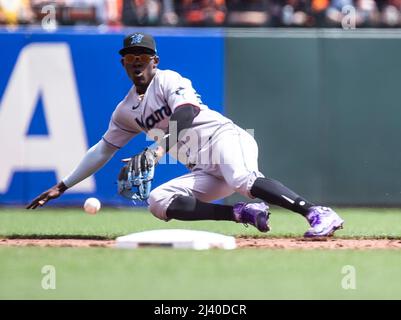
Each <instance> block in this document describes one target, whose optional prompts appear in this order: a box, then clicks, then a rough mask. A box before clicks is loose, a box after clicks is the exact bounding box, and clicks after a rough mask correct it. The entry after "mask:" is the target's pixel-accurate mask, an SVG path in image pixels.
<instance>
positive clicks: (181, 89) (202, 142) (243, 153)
mask: <svg viewBox="0 0 401 320" xmlns="http://www.w3.org/2000/svg"><path fill="white" fill-rule="evenodd" d="M119 53H120V54H121V57H122V58H121V63H122V65H123V67H124V69H125V71H126V73H127V75H128V77H129V78H130V79H131V80H132V82H133V83H134V85H133V86H132V88H131V89H130V90H129V92H128V94H127V95H126V97H125V98H124V99H123V100H122V101H121V102H120V103H119V104H118V105H117V107H116V109H115V111H114V112H113V115H112V117H111V120H110V124H109V128H108V130H107V131H106V133H105V134H104V135H103V137H102V139H101V140H100V141H99V142H98V143H97V144H96V145H94V146H93V147H91V148H90V149H89V150H88V152H87V154H86V155H85V156H84V158H83V159H82V161H81V162H80V163H79V164H78V166H77V167H76V168H75V169H74V170H73V171H72V172H71V173H70V174H69V175H68V176H67V177H65V178H64V179H63V180H62V181H61V182H59V183H58V184H56V185H55V186H53V187H52V188H50V189H49V190H47V191H45V192H44V193H42V194H41V195H39V196H38V197H37V198H36V199H34V200H33V201H32V202H31V203H30V204H29V205H28V206H27V209H35V208H36V207H38V206H43V205H44V204H45V203H46V202H47V201H49V200H51V199H54V198H57V197H59V196H60V195H61V194H63V193H64V191H66V190H67V189H68V188H70V187H72V186H74V185H75V184H77V183H79V182H80V181H82V180H84V179H85V178H87V177H89V176H90V175H92V174H94V173H95V172H96V171H97V170H99V169H100V168H101V167H102V166H103V165H104V164H105V163H106V162H107V161H109V160H110V159H111V158H112V157H113V155H114V154H115V153H116V151H117V150H118V149H120V148H122V147H123V146H124V145H125V144H127V143H128V142H129V141H130V140H131V139H132V138H133V137H135V136H136V135H138V134H139V133H140V132H145V133H146V134H148V135H153V136H154V137H156V138H155V140H157V143H158V147H157V148H154V149H148V148H147V149H146V150H145V151H144V152H142V153H141V154H140V155H139V156H135V157H133V158H132V159H131V160H130V162H129V165H126V166H125V167H124V168H123V169H124V170H122V173H123V174H122V175H121V174H120V177H119V181H124V182H126V181H127V173H129V172H131V171H132V170H133V169H132V168H133V167H141V166H146V164H149V163H157V162H158V161H159V160H160V159H161V158H162V157H163V155H164V154H165V153H166V152H168V153H169V154H173V155H174V156H175V157H177V158H178V160H179V161H180V162H182V163H184V164H185V165H186V166H187V168H188V169H189V170H190V172H189V173H187V174H185V175H183V176H180V177H177V178H175V179H172V180H170V181H168V182H166V183H164V184H162V185H160V186H159V187H157V188H155V189H154V190H152V191H151V192H150V195H149V199H148V203H149V210H150V211H151V212H152V214H153V215H154V216H156V217H157V218H159V219H162V220H165V221H168V220H171V219H177V220H228V221H234V222H237V223H243V224H251V225H253V226H255V227H256V228H257V229H258V230H259V231H261V232H267V231H269V229H270V227H269V212H268V210H269V207H268V205H267V204H273V205H278V206H280V207H283V208H286V209H288V210H291V211H293V212H296V213H299V214H300V215H302V216H304V217H305V218H306V220H307V221H308V223H309V225H310V228H309V229H308V230H307V231H306V233H305V234H304V236H306V237H318V236H330V235H333V233H334V232H335V231H336V230H337V229H339V228H341V227H342V225H343V222H344V221H343V219H341V218H340V217H339V216H338V215H337V213H336V212H334V211H333V210H332V209H330V208H327V207H322V206H317V205H315V204H313V203H311V202H309V201H308V200H306V199H304V198H303V197H301V196H299V195H298V194H296V193H295V192H294V191H291V190H290V189H289V188H287V187H286V186H284V185H283V184H282V183H280V182H278V181H276V180H273V179H271V178H266V177H264V175H263V174H262V173H261V172H260V171H259V170H258V146H257V143H256V141H255V140H254V138H253V137H252V136H251V135H250V134H248V133H247V132H246V131H245V130H243V129H241V128H240V127H238V126H237V125H236V124H235V123H233V122H232V121H231V120H230V119H228V118H226V117H224V116H223V115H221V114H220V113H218V112H216V111H213V110H211V109H209V108H208V107H207V106H206V105H205V104H203V103H202V101H201V100H200V96H199V95H198V94H197V93H196V91H195V90H194V88H193V87H192V84H191V81H190V80H188V79H186V78H184V77H182V76H181V75H180V74H179V73H177V72H174V71H171V70H160V69H158V64H159V56H158V55H157V50H156V43H155V41H154V39H153V37H152V36H150V35H146V34H142V33H134V34H130V35H128V36H127V37H125V39H124V44H123V48H122V49H121V50H120V51H119ZM172 127H174V128H175V134H174V132H173V133H172V130H171V129H172ZM174 135H175V137H173V136H174ZM142 169H143V168H142ZM120 191H121V192H120V193H122V194H124V192H125V191H126V190H124V184H123V186H122V187H121V188H120ZM234 192H238V193H240V194H242V195H244V196H246V197H248V198H251V199H255V198H258V199H260V200H263V202H260V203H244V202H240V203H237V204H235V205H234V206H230V205H223V204H214V203H211V202H212V201H213V200H216V199H221V198H224V197H227V196H229V195H231V194H232V193H234Z"/></svg>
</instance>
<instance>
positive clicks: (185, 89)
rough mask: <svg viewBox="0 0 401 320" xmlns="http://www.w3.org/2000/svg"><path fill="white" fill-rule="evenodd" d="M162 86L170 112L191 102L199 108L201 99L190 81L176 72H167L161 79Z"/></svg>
mask: <svg viewBox="0 0 401 320" xmlns="http://www.w3.org/2000/svg"><path fill="white" fill-rule="evenodd" d="M162 87H163V92H164V96H165V98H166V100H167V103H168V105H169V107H170V109H171V111H172V112H174V111H175V109H176V108H177V107H179V106H181V105H184V104H192V105H194V106H196V107H198V108H201V105H202V101H201V99H200V95H199V94H198V93H197V92H196V91H195V89H194V88H193V87H192V82H191V81H190V80H189V79H186V78H184V77H182V76H181V75H180V74H178V73H177V72H173V71H170V72H167V73H166V75H165V77H164V79H163V81H162Z"/></svg>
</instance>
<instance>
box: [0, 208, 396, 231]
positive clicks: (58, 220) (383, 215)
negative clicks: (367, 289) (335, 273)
mask: <svg viewBox="0 0 401 320" xmlns="http://www.w3.org/2000/svg"><path fill="white" fill-rule="evenodd" d="M338 211H339V212H340V214H341V216H342V217H343V218H344V219H345V228H344V230H340V231H338V232H337V233H336V236H338V237H401V210H397V209H341V210H338ZM271 226H272V231H271V232H269V233H268V234H266V235H265V234H262V233H259V232H258V231H257V230H256V229H255V228H253V227H249V228H245V227H244V226H243V225H242V224H235V223H232V222H225V221H221V222H220V221H196V222H181V221H170V222H168V223H166V222H164V221H161V220H158V219H156V218H155V217H153V216H152V214H150V213H149V212H146V211H144V210H118V209H103V210H102V211H101V212H99V213H98V214H97V215H95V216H92V215H88V214H85V213H83V212H82V211H81V210H62V209H42V210H37V211H28V210H16V209H8V210H5V209H3V210H0V237H1V236H3V237H46V236H59V237H63V236H65V237H68V236H75V237H104V238H115V237H116V236H120V235H124V234H128V233H132V232H139V231H144V230H149V229H166V228H180V229H196V230H207V231H211V232H219V233H224V234H227V235H252V236H261V237H264V236H274V237H281V236H292V237H293V236H301V235H302V234H303V233H304V232H305V230H306V229H307V227H308V226H307V223H306V221H305V219H303V218H302V217H301V216H300V215H298V214H293V213H289V212H287V211H283V210H273V213H272V215H271Z"/></svg>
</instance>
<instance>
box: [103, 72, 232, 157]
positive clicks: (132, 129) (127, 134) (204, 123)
mask: <svg viewBox="0 0 401 320" xmlns="http://www.w3.org/2000/svg"><path fill="white" fill-rule="evenodd" d="M184 104H191V105H194V106H196V107H197V108H199V110H200V112H199V114H198V115H197V116H196V117H195V119H194V121H193V123H192V128H191V131H192V132H191V136H192V138H191V139H188V137H186V139H185V137H183V138H182V139H178V141H179V142H180V143H181V144H186V147H187V148H186V153H187V156H188V158H194V157H196V154H197V153H198V151H199V149H200V148H201V146H202V145H203V144H204V142H205V141H207V139H208V138H209V137H210V136H212V135H213V134H214V133H215V132H216V131H217V130H218V129H219V128H221V127H222V126H224V125H225V124H229V123H232V121H231V120H229V119H228V118H226V117H224V116H223V115H221V114H220V113H218V112H216V111H213V110H211V109H209V108H208V107H207V106H206V105H205V104H203V103H202V101H201V99H200V96H199V95H198V94H197V92H196V91H195V89H194V88H193V87H192V83H191V81H190V80H188V79H186V78H184V77H182V76H181V75H180V74H178V73H177V72H175V71H171V70H157V72H156V75H155V76H154V78H153V79H152V81H151V83H150V84H149V87H148V88H147V90H146V93H145V94H144V95H139V94H138V93H137V92H136V90H135V87H134V86H133V87H132V88H131V89H130V90H129V92H128V94H127V96H126V97H125V98H124V100H122V101H121V102H120V103H119V104H118V106H117V108H116V109H115V111H114V112H113V115H112V118H111V120H110V124H109V128H108V130H107V132H106V133H105V134H104V136H103V139H104V140H105V141H106V142H107V143H109V144H111V145H113V146H115V147H118V148H121V147H123V146H124V145H125V144H126V143H128V141H129V140H131V139H132V138H133V137H134V136H135V135H137V134H138V133H140V132H141V131H143V132H145V133H148V134H149V133H150V132H151V131H152V130H153V131H155V129H160V130H162V131H163V132H164V133H165V134H168V133H169V120H170V117H171V115H172V114H173V113H174V111H175V109H176V108H178V107H180V106H181V105H184ZM194 137H196V139H195V138H194ZM188 140H190V141H189V143H188ZM187 161H188V160H187Z"/></svg>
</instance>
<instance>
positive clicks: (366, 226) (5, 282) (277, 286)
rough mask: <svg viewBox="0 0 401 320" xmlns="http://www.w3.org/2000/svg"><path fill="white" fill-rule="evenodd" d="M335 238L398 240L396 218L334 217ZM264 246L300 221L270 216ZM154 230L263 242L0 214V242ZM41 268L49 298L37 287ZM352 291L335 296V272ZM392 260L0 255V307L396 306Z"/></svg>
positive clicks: (146, 253) (352, 212)
mask: <svg viewBox="0 0 401 320" xmlns="http://www.w3.org/2000/svg"><path fill="white" fill-rule="evenodd" d="M338 211H339V212H340V213H341V216H343V217H344V219H345V220H346V225H345V229H344V230H341V231H340V232H338V233H336V235H337V236H338V237H401V212H400V211H399V210H384V209H380V210H379V209H341V210H338ZM271 223H272V227H273V230H272V232H271V233H268V234H267V235H268V236H300V235H302V234H303V232H304V231H305V230H306V228H307V225H306V223H305V221H304V220H303V219H302V218H301V217H300V216H298V215H296V214H291V213H287V212H284V211H280V210H274V211H273V215H272V221H271ZM161 228H192V229H196V230H207V231H214V232H220V233H224V234H229V235H258V236H265V235H264V234H260V233H258V232H257V231H256V229H254V228H252V227H249V228H245V227H244V226H243V225H241V224H235V223H231V222H191V223H190V222H174V221H171V222H169V223H166V222H163V221H160V220H157V219H156V218H154V217H153V216H152V215H151V214H150V213H145V212H143V211H142V212H138V211H133V210H117V209H114V210H112V209H103V210H102V211H101V212H100V213H99V214H98V215H95V216H90V215H87V214H85V213H83V212H82V211H80V210H60V209H58V210H54V209H43V210H39V211H37V212H36V211H26V210H12V209H7V210H6V209H2V210H0V237H50V236H59V237H68V236H75V237H93V236H96V237H105V238H114V237H116V236H119V235H124V234H128V233H132V232H138V231H143V230H149V229H161ZM45 265H53V266H54V267H55V268H56V289H55V290H44V289H42V287H41V281H42V278H43V276H44V275H43V274H42V273H41V269H42V267H43V266H45ZM346 265H351V266H353V267H354V268H355V270H356V289H349V290H345V289H343V288H342V287H341V283H342V279H343V277H344V276H345V275H344V274H342V268H343V267H344V266H346ZM400 266H401V253H400V251H399V250H364V251H361V250H355V251H352V250H338V251H333V250H332V251H330V250H307V251H302V250H288V251H286V250H263V249H237V250H233V251H224V250H210V251H189V250H169V249H164V250H163V249H140V250H117V249H111V248H37V247H25V248H22V247H20V248H16V247H14V248H13V247H0V299H401V285H400V282H399V281H398V279H401V267H400Z"/></svg>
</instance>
